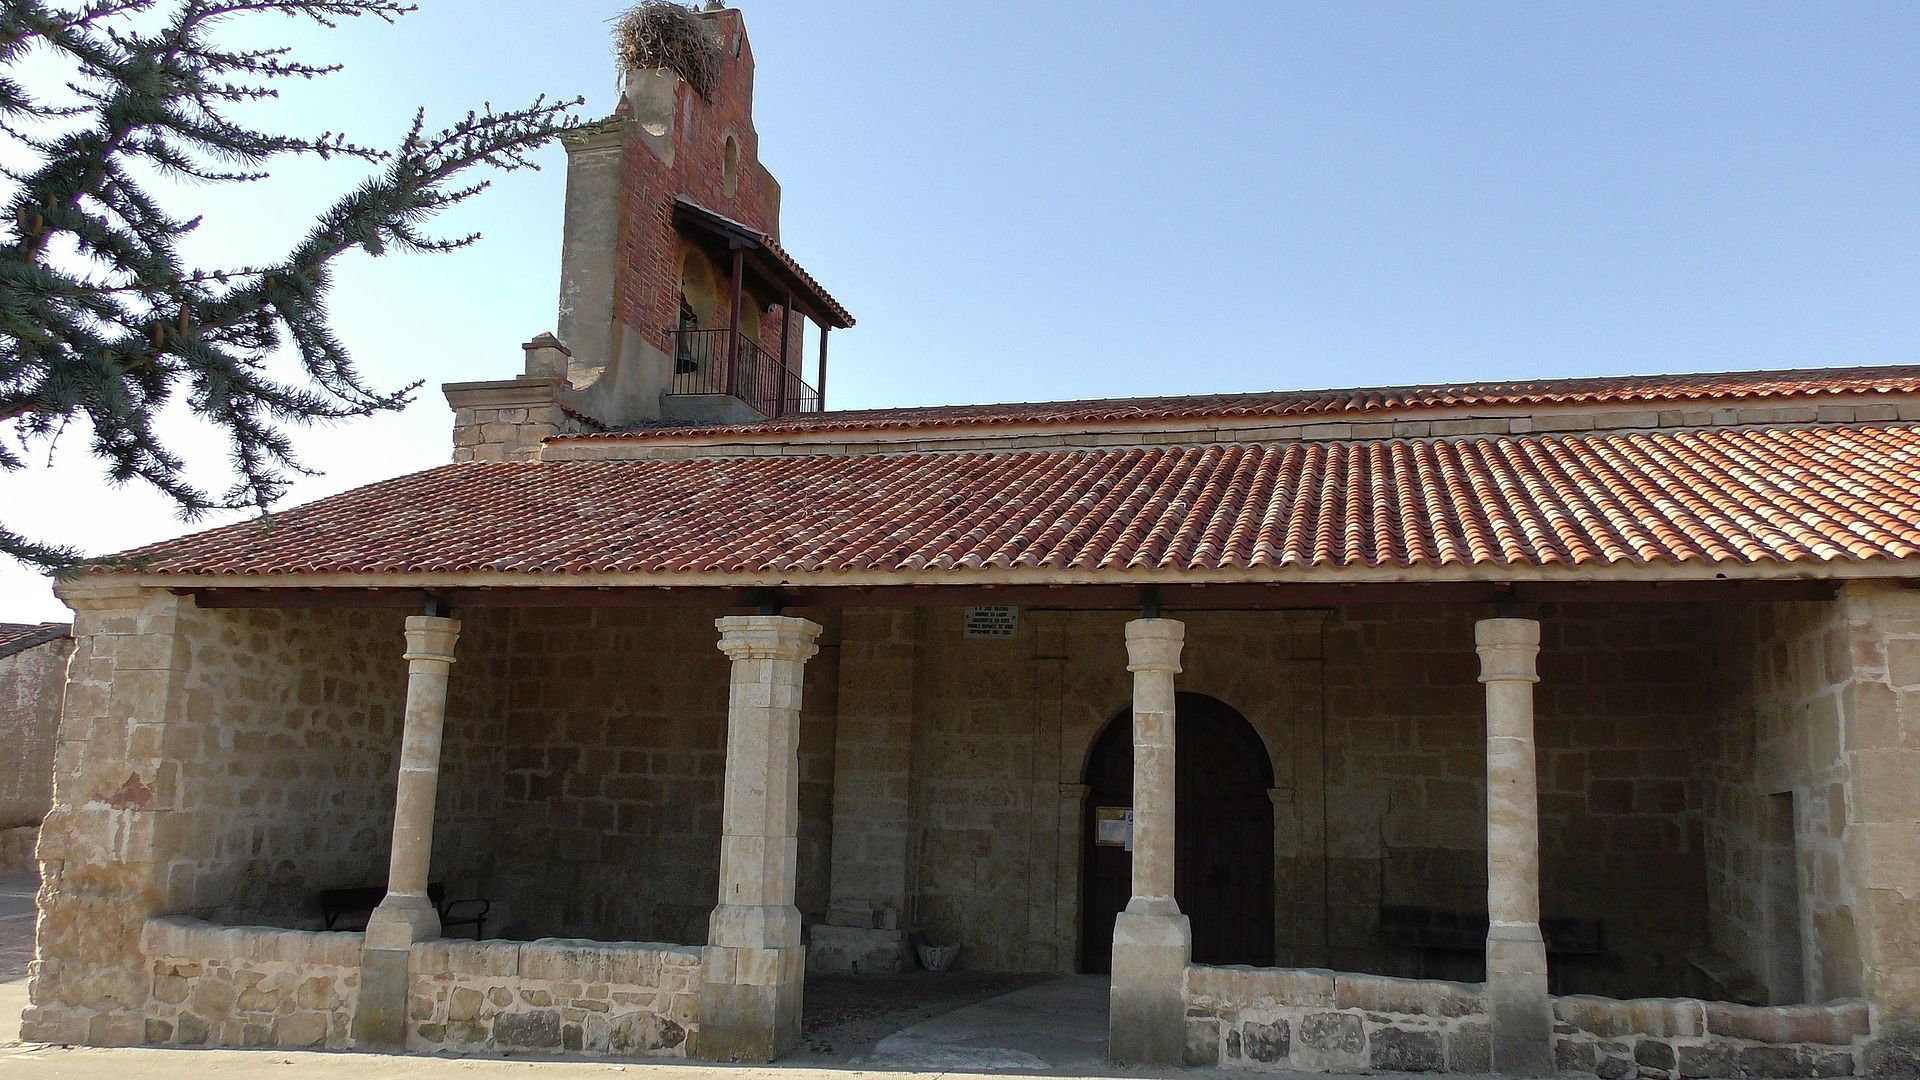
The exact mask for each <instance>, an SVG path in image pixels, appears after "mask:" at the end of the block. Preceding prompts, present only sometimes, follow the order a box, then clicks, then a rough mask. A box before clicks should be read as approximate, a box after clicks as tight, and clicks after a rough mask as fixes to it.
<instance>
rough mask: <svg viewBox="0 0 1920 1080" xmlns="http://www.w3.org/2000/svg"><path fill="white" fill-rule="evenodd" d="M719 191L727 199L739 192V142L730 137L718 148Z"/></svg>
mask: <svg viewBox="0 0 1920 1080" xmlns="http://www.w3.org/2000/svg"><path fill="white" fill-rule="evenodd" d="M720 190H721V192H722V193H724V194H725V195H726V197H727V198H729V199H731V198H733V193H734V192H736V191H738V190H740V140H738V139H736V138H734V137H733V136H731V135H729V136H727V141H726V142H725V143H724V144H723V145H722V146H721V147H720Z"/></svg>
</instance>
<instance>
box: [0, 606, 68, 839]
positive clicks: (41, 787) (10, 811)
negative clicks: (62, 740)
mask: <svg viewBox="0 0 1920 1080" xmlns="http://www.w3.org/2000/svg"><path fill="white" fill-rule="evenodd" d="M72 652H73V639H72V638H68V637H64V636H63V637H58V638H55V639H54V640H52V641H48V642H45V643H43V644H39V645H34V646H31V647H29V648H25V649H21V650H20V651H19V652H15V653H12V654H10V655H6V656H0V747H4V748H5V749H6V755H7V764H8V768H7V769H5V770H0V830H5V829H13V828H20V827H34V826H38V825H39V824H40V819H41V818H43V817H45V816H47V808H48V807H49V806H50V805H52V801H53V743H54V734H55V732H56V731H57V730H58V729H59V726H60V701H61V699H62V697H63V696H64V694H65V689H66V681H67V657H68V656H70V655H71V654H72Z"/></svg>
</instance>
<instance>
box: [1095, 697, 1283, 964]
mask: <svg viewBox="0 0 1920 1080" xmlns="http://www.w3.org/2000/svg"><path fill="white" fill-rule="evenodd" d="M1174 744H1175V747H1176V750H1175V755H1176V756H1175V761H1176V766H1175V769H1174V831H1175V837H1174V899H1175V900H1177V901H1178V902H1179V904H1180V910H1181V911H1184V912H1186V914H1187V917H1188V919H1189V920H1190V921H1191V922H1192V924H1193V959H1194V961H1195V962H1196V963H1202V964H1254V965H1258V966H1269V965H1271V964H1272V963H1273V806H1272V802H1271V800H1270V798H1269V796H1268V794H1267V791H1268V789H1269V788H1271V787H1272V786H1273V763H1272V762H1271V761H1269V760H1268V757H1267V747H1266V744H1265V743H1264V742H1262V741H1261V739H1260V735H1259V733H1258V732H1256V731H1255V730H1254V729H1253V725H1252V724H1249V723H1248V722H1247V720H1246V718H1245V717H1243V716H1241V715H1240V714H1239V712H1237V711H1235V710H1234V709H1233V708H1232V707H1231V706H1229V705H1227V704H1226V703H1224V702H1222V701H1219V700H1217V699H1215V698H1210V697H1208V696H1206V695H1205V694H1187V693H1182V694H1179V695H1176V697H1175V700H1174ZM1085 783H1086V785H1087V788H1088V791H1087V808H1086V813H1085V815H1084V816H1085V820H1084V822H1083V823H1082V827H1081V849H1082V863H1081V866H1082V871H1081V876H1080V880H1081V909H1080V969H1081V970H1082V971H1107V970H1109V968H1110V967H1111V965H1112V958H1113V918H1114V916H1115V915H1117V914H1119V913H1120V911H1121V909H1123V908H1125V907H1126V906H1127V899H1128V897H1129V895H1130V893H1131V892H1132V857H1131V853H1130V852H1128V851H1127V849H1126V848H1124V847H1117V846H1111V845H1110V844H1102V843H1099V842H1098V841H1099V837H1098V835H1097V830H1098V823H1099V818H1100V816H1101V810H1102V808H1107V809H1108V810H1109V812H1111V811H1112V810H1114V809H1124V808H1127V807H1131V806H1132V805H1133V710H1132V709H1130V708H1129V709H1122V710H1121V711H1120V713H1119V714H1118V715H1117V716H1115V717H1114V718H1113V719H1112V720H1111V721H1109V722H1108V724H1107V726H1106V728H1105V730H1103V731H1102V732H1101V733H1100V737H1099V738H1097V739H1095V740H1094V743H1093V749H1092V750H1091V751H1089V752H1088V754H1087V767H1086V773H1085Z"/></svg>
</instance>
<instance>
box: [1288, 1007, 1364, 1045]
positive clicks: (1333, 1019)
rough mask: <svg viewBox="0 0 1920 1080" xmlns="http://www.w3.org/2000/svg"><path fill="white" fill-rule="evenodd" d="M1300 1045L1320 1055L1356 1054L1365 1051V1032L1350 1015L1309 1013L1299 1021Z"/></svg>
mask: <svg viewBox="0 0 1920 1080" xmlns="http://www.w3.org/2000/svg"><path fill="white" fill-rule="evenodd" d="M1300 1044H1301V1045H1302V1046H1304V1047H1306V1048H1308V1049H1310V1050H1315V1051H1318V1052H1320V1053H1322V1054H1358V1053H1360V1052H1361V1051H1362V1050H1365V1049H1366V1046H1367V1030H1366V1026H1365V1025H1364V1024H1362V1023H1361V1022H1360V1018H1359V1017H1358V1016H1355V1015H1353V1014H1352V1013H1334V1012H1323V1013H1309V1014H1308V1015H1307V1016H1305V1017H1303V1018H1301V1020H1300Z"/></svg>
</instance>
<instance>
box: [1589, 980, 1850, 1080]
mask: <svg viewBox="0 0 1920 1080" xmlns="http://www.w3.org/2000/svg"><path fill="white" fill-rule="evenodd" d="M1553 1016H1554V1059H1555V1062H1556V1064H1557V1065H1558V1066H1559V1068H1561V1069H1562V1070H1568V1071H1573V1072H1585V1073H1595V1074H1598V1075H1599V1076H1601V1077H1603V1078H1605V1080H1624V1078H1625V1077H1630V1076H1639V1077H1651V1078H1656V1080H1657V1078H1659V1077H1667V1078H1668V1080H1679V1078H1685V1080H1694V1078H1706V1077H1742V1078H1745V1077H1823V1076H1852V1075H1854V1073H1855V1071H1856V1070H1857V1067H1858V1056H1857V1055H1858V1048H1859V1046H1860V1045H1861V1044H1863V1043H1864V1042H1865V1041H1866V1037H1867V1033H1868V1024H1869V1021H1868V1013H1867V1003H1866V1002H1864V1001H1858V1000H1847V1001H1836V1002H1832V1003H1829V1004H1825V1005H1764V1006H1756V1005H1734V1004H1729V1003H1727V1002H1723V1001H1696V1000H1693V999H1691V998H1641V999H1637V1000H1632V1001H1616V1000H1614V999H1611V998H1598V997H1563V998H1556V999H1554V1003H1553Z"/></svg>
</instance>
